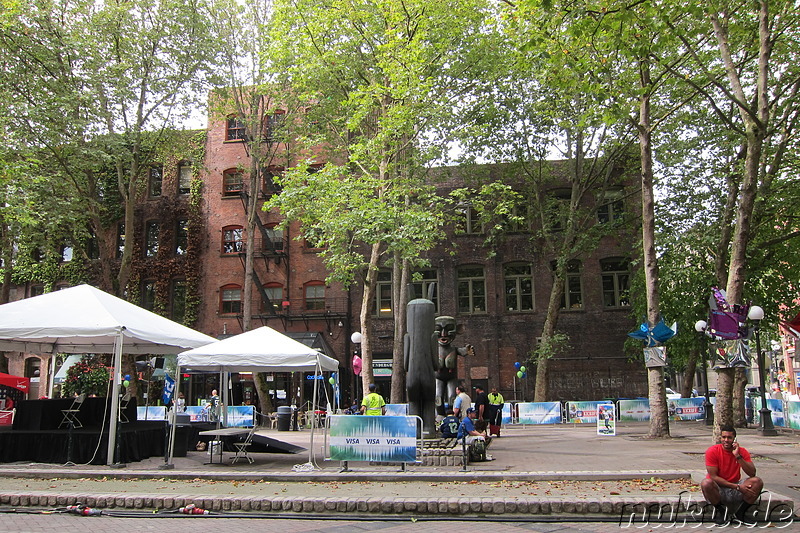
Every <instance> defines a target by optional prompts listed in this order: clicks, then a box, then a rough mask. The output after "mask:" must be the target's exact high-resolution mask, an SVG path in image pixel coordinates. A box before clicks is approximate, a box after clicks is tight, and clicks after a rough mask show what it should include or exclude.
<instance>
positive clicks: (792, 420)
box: [786, 402, 800, 430]
mask: <svg viewBox="0 0 800 533" xmlns="http://www.w3.org/2000/svg"><path fill="white" fill-rule="evenodd" d="M786 425H787V426H788V427H790V428H792V429H797V430H800V402H786Z"/></svg>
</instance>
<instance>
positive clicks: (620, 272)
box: [600, 257, 631, 307]
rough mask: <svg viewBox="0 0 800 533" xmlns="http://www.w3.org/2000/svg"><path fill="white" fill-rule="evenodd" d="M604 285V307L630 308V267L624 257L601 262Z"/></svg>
mask: <svg viewBox="0 0 800 533" xmlns="http://www.w3.org/2000/svg"><path fill="white" fill-rule="evenodd" d="M600 270H601V272H602V283H603V306H605V307H629V306H630V304H631V303H630V299H629V290H630V266H629V263H628V260H627V259H625V258H622V257H610V258H608V259H601V260H600Z"/></svg>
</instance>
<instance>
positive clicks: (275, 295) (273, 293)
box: [261, 282, 283, 313]
mask: <svg viewBox="0 0 800 533" xmlns="http://www.w3.org/2000/svg"><path fill="white" fill-rule="evenodd" d="M264 294H266V295H267V298H268V299H269V301H267V300H264V299H263V298H262V299H261V301H262V305H261V309H262V312H264V313H271V312H272V310H275V311H277V310H278V309H280V308H281V302H283V287H282V286H281V284H280V283H274V282H272V283H267V284H266V285H265V286H264ZM270 307H272V309H270Z"/></svg>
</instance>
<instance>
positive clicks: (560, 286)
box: [533, 261, 567, 402]
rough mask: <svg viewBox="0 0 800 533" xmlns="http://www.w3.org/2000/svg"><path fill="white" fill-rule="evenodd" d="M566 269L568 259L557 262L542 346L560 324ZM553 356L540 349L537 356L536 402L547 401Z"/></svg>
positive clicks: (543, 330)
mask: <svg viewBox="0 0 800 533" xmlns="http://www.w3.org/2000/svg"><path fill="white" fill-rule="evenodd" d="M566 270H567V264H566V261H561V262H559V263H558V264H556V270H555V272H554V273H553V286H552V287H551V288H550V301H549V302H548V304H547V316H546V317H545V319H544V325H543V326H542V340H541V344H540V347H541V346H547V345H548V344H549V343H550V339H552V338H553V335H554V334H555V332H556V324H558V316H559V313H560V311H561V297H562V296H563V295H564V279H565V276H566ZM551 356H552V354H551V353H550V351H549V350H547V351H540V352H539V355H538V357H537V358H536V385H535V386H536V389H535V391H534V393H533V401H534V402H546V401H547V399H548V397H549V394H550V382H549V379H548V378H549V371H550V369H549V368H548V367H549V366H550V357H551Z"/></svg>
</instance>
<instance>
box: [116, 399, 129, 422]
mask: <svg viewBox="0 0 800 533" xmlns="http://www.w3.org/2000/svg"><path fill="white" fill-rule="evenodd" d="M130 402H131V393H130V392H126V393H125V395H124V396H123V397H122V398H121V399H120V401H119V421H120V422H122V423H123V424H127V423H128V422H130V420H128V416H127V415H126V414H125V410H126V409H128V404H129V403H130Z"/></svg>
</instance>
